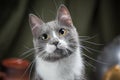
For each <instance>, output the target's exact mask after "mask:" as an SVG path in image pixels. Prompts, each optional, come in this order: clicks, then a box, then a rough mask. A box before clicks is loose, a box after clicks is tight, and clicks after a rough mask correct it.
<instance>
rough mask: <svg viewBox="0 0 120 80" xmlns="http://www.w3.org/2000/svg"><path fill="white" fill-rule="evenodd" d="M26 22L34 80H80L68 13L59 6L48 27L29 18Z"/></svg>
mask: <svg viewBox="0 0 120 80" xmlns="http://www.w3.org/2000/svg"><path fill="white" fill-rule="evenodd" d="M29 22H30V26H31V30H32V33H33V43H34V47H35V52H36V53H35V60H36V67H35V74H36V75H35V78H36V79H34V80H40V77H41V79H42V80H82V79H83V74H84V65H83V60H82V56H81V50H80V46H79V45H80V43H79V38H78V33H77V31H76V28H75V27H74V25H73V23H72V19H71V16H70V13H69V11H68V9H67V8H66V7H65V6H64V5H61V6H60V7H59V9H58V11H57V17H56V19H55V20H54V21H50V22H47V23H44V22H43V21H42V20H41V19H40V18H38V17H37V16H35V15H34V14H30V16H29Z"/></svg>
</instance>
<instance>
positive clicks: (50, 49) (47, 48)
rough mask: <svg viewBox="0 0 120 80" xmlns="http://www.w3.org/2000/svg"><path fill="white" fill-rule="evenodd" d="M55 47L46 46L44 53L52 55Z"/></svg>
mask: <svg viewBox="0 0 120 80" xmlns="http://www.w3.org/2000/svg"><path fill="white" fill-rule="evenodd" d="M55 49H56V47H55V46H54V45H50V44H48V43H47V44H46V46H45V51H46V52H47V53H53V52H54V51H55Z"/></svg>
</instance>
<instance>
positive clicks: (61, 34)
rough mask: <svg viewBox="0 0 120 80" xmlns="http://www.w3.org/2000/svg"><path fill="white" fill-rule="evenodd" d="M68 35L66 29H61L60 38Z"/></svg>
mask: <svg viewBox="0 0 120 80" xmlns="http://www.w3.org/2000/svg"><path fill="white" fill-rule="evenodd" d="M66 33H67V30H66V29H64V28H61V29H60V30H59V35H60V36H64V35H66Z"/></svg>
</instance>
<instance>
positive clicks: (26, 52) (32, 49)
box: [20, 47, 42, 57]
mask: <svg viewBox="0 0 120 80" xmlns="http://www.w3.org/2000/svg"><path fill="white" fill-rule="evenodd" d="M35 49H39V50H41V49H42V48H39V47H36V48H31V49H29V50H28V51H25V52H23V53H22V54H21V55H20V57H22V56H24V55H26V54H28V53H30V52H32V51H34V50H35Z"/></svg>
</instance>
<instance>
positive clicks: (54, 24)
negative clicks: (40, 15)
mask: <svg viewBox="0 0 120 80" xmlns="http://www.w3.org/2000/svg"><path fill="white" fill-rule="evenodd" d="M45 25H46V28H47V29H50V30H54V29H56V28H57V27H59V26H58V24H57V22H56V21H50V22H47V23H46V24H45Z"/></svg>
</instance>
